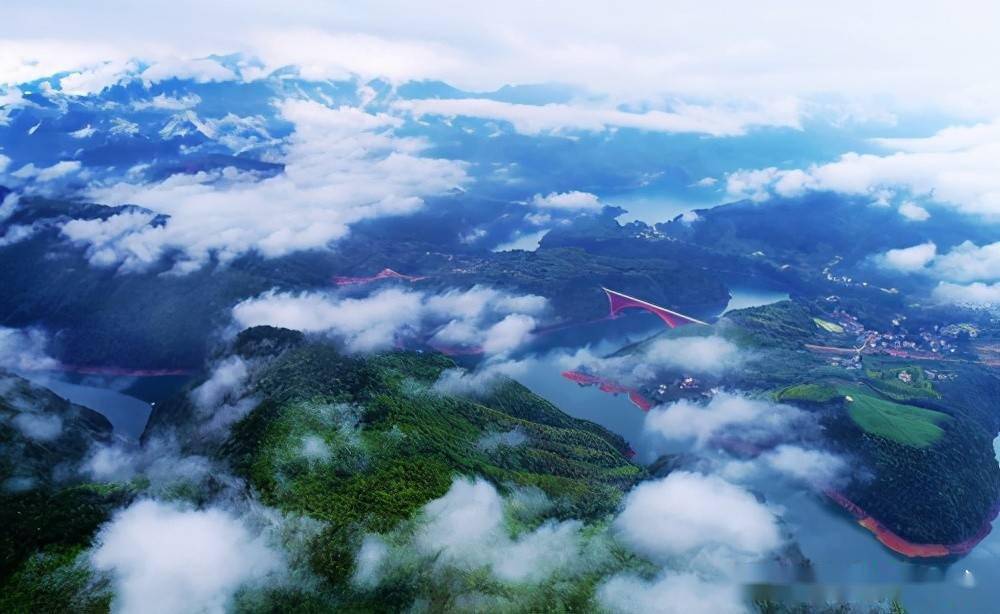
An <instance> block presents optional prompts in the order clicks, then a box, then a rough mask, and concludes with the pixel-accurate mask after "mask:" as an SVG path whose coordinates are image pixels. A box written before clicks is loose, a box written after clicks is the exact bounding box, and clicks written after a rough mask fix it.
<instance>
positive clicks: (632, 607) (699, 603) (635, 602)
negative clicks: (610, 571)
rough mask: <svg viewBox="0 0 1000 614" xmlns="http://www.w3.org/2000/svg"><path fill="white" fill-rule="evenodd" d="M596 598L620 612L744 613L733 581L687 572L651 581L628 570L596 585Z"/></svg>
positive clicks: (669, 613)
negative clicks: (712, 578) (721, 580)
mask: <svg viewBox="0 0 1000 614" xmlns="http://www.w3.org/2000/svg"><path fill="white" fill-rule="evenodd" d="M597 600H598V601H599V602H600V604H601V605H602V606H603V607H605V608H607V609H608V610H609V611H611V612H616V613H617V612H620V613H622V614H633V613H634V614H643V613H645V612H662V613H663V614H744V613H745V612H747V608H746V607H745V606H744V604H743V601H742V599H741V596H740V594H739V591H738V589H737V588H736V586H735V585H733V584H721V583H715V582H706V581H704V580H702V579H701V578H699V577H698V576H696V575H694V574H690V573H682V574H672V573H664V574H661V575H660V576H659V577H658V578H656V579H655V580H653V581H647V580H644V579H642V578H640V577H638V576H635V575H631V574H620V575H616V576H614V577H612V578H611V579H609V580H607V581H606V582H604V583H603V584H601V585H600V586H599V587H598V588H597Z"/></svg>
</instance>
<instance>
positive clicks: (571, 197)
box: [531, 190, 602, 210]
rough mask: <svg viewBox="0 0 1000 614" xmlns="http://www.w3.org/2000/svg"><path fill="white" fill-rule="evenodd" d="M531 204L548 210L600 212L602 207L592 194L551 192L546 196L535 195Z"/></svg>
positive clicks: (574, 191)
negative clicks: (588, 210)
mask: <svg viewBox="0 0 1000 614" xmlns="http://www.w3.org/2000/svg"><path fill="white" fill-rule="evenodd" d="M531 204H533V205H535V206H536V207H543V208H546V209H591V210H600V209H601V207H602V205H601V202H600V200H598V198H597V196H595V195H593V194H591V193H590V192H578V191H576V190H573V191H572V192H550V193H549V194H547V195H546V196H542V195H541V194H535V195H534V196H533V197H532V199H531Z"/></svg>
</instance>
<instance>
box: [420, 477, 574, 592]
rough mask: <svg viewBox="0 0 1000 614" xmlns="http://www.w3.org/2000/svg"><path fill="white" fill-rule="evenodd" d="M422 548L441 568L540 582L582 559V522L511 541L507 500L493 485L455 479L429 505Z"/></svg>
mask: <svg viewBox="0 0 1000 614" xmlns="http://www.w3.org/2000/svg"><path fill="white" fill-rule="evenodd" d="M424 517H425V522H424V524H423V525H422V526H421V528H420V529H419V531H418V533H417V536H416V544H417V547H418V548H419V549H420V550H422V551H423V552H424V553H426V554H431V555H435V559H436V561H437V563H438V564H439V565H441V564H444V565H451V566H457V567H460V568H465V569H476V568H479V567H489V568H490V569H491V570H492V572H493V574H494V575H495V576H497V577H498V578H499V579H501V580H504V581H507V582H539V581H541V580H543V579H545V578H546V577H547V576H549V575H550V574H551V573H552V572H554V571H555V570H557V569H561V568H565V567H567V566H569V565H571V564H572V563H573V562H574V560H576V559H578V540H579V532H580V529H581V528H582V526H583V525H582V523H580V522H579V521H564V522H558V523H557V522H551V521H550V522H546V523H544V524H542V525H541V526H540V527H538V528H537V529H535V530H533V531H530V532H526V533H524V534H521V535H519V536H518V537H516V538H511V537H510V536H508V535H507V532H506V528H505V526H504V501H503V499H502V498H501V497H500V494H499V493H498V492H497V490H496V488H494V487H493V486H492V485H491V484H490V483H489V482H486V481H484V480H482V479H475V480H472V481H469V480H466V479H462V478H459V479H456V480H455V481H454V482H453V483H452V486H451V488H450V489H449V490H448V492H447V493H446V494H445V495H444V496H443V497H441V498H440V499H435V500H434V501H431V502H430V503H428V504H427V505H425V506H424Z"/></svg>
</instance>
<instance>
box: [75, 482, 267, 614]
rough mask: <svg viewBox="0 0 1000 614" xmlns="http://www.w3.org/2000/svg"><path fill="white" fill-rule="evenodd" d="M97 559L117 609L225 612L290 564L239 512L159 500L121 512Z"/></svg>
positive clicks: (110, 526) (105, 533)
mask: <svg viewBox="0 0 1000 614" xmlns="http://www.w3.org/2000/svg"><path fill="white" fill-rule="evenodd" d="M91 560H92V562H93V564H94V566H95V567H96V568H97V569H99V570H103V571H107V572H110V573H111V576H112V578H113V585H114V589H115V597H114V602H113V609H115V610H116V611H121V612H153V613H158V612H163V613H167V612H209V613H213V614H214V613H220V614H221V613H222V612H225V611H227V608H228V605H229V603H230V600H231V598H232V596H233V594H234V593H235V592H236V590H237V589H239V588H240V587H241V586H243V585H244V584H247V583H250V582H254V581H261V580H263V579H264V578H267V577H268V576H269V575H272V574H275V573H277V572H279V571H280V570H281V569H282V567H283V560H282V557H281V556H280V555H279V554H278V553H277V552H275V551H274V550H272V549H271V548H270V547H268V546H267V545H266V544H265V543H264V541H263V540H262V539H261V538H260V537H259V536H256V535H254V534H253V533H252V532H251V531H250V530H249V529H248V528H247V527H246V526H245V525H244V524H243V522H242V521H241V520H240V519H239V518H238V517H236V516H234V515H232V514H230V513H228V512H225V511H222V510H220V509H216V508H208V509H205V510H190V509H184V508H179V507H175V506H173V505H170V504H166V503H159V502H156V501H152V500H141V501H138V502H137V503H134V504H132V505H131V506H130V507H128V508H127V509H125V510H123V511H121V512H119V513H118V514H116V515H115V517H114V519H113V520H112V521H111V522H110V523H109V524H108V525H106V526H105V527H104V529H103V530H102V531H101V533H100V535H99V536H98V545H97V547H96V549H95V550H94V552H93V554H92V556H91Z"/></svg>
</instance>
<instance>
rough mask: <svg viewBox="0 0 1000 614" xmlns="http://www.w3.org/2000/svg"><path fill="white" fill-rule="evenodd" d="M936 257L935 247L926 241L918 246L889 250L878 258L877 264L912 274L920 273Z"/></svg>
mask: <svg viewBox="0 0 1000 614" xmlns="http://www.w3.org/2000/svg"><path fill="white" fill-rule="evenodd" d="M936 255H937V245H935V244H934V243H933V242H931V241H928V242H927V243H921V244H920V245H913V246H911V247H904V248H901V249H890V250H889V251H887V252H885V253H884V254H881V255H880V256H879V257H878V261H879V264H880V265H881V266H883V267H886V268H890V269H895V270H897V271H902V272H904V273H912V272H914V271H921V270H923V268H924V267H925V266H927V264H928V263H930V262H931V261H932V260H934V257H935V256H936Z"/></svg>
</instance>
